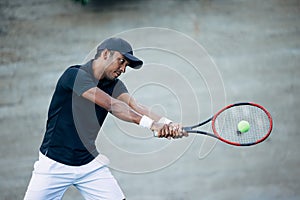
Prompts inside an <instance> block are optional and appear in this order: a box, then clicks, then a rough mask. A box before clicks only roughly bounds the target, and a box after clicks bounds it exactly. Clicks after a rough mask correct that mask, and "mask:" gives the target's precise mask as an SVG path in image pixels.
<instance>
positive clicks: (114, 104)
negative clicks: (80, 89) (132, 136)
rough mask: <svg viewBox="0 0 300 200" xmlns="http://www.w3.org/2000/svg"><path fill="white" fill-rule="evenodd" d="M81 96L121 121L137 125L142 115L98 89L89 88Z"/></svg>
mask: <svg viewBox="0 0 300 200" xmlns="http://www.w3.org/2000/svg"><path fill="white" fill-rule="evenodd" d="M82 96H83V97H84V98H86V99H88V100H90V101H92V102H94V103H95V104H97V105H98V106H101V107H102V108H104V109H106V110H107V111H108V112H110V113H112V114H113V115H114V116H115V117H117V118H119V119H121V120H124V121H127V122H132V123H136V124H139V122H140V120H141V118H142V115H141V114H139V113H138V112H136V111H135V110H133V109H132V108H131V107H130V106H129V105H127V104H126V103H124V102H122V101H120V100H118V99H114V98H112V97H110V96H109V95H108V94H106V93H105V92H103V91H102V90H100V89H99V88H96V87H95V88H91V89H89V90H87V91H86V92H84V93H83V94H82Z"/></svg>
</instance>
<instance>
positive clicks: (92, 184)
mask: <svg viewBox="0 0 300 200" xmlns="http://www.w3.org/2000/svg"><path fill="white" fill-rule="evenodd" d="M108 163H109V161H108V159H107V158H106V157H105V156H104V155H101V154H100V155H99V156H97V157H96V158H95V159H94V160H93V161H91V162H90V163H88V164H86V165H82V166H68V165H64V164H61V163H58V162H56V161H54V160H52V159H50V158H48V157H47V156H45V155H43V154H42V153H40V154H39V160H38V161H36V162H35V164H34V170H33V172H32V177H31V180H30V182H29V185H28V188H27V191H26V194H25V197H24V199H26V200H27V199H28V200H45V199H51V200H52V199H53V200H54V199H55V200H57V199H62V197H63V195H64V192H65V191H66V190H67V189H68V187H69V186H71V185H74V186H75V187H76V188H77V189H78V190H79V192H80V193H81V194H82V196H83V197H84V198H85V199H97V200H98V199H99V200H100V199H101V200H102V199H103V200H122V199H125V197H124V194H123V192H122V190H121V188H120V187H119V185H118V183H117V181H116V179H115V178H114V177H113V175H112V174H111V172H110V170H109V169H108V167H107V164H108Z"/></svg>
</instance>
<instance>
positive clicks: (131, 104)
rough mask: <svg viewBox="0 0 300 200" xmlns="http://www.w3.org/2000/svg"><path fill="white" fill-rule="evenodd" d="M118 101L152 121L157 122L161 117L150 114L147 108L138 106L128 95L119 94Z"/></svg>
mask: <svg viewBox="0 0 300 200" xmlns="http://www.w3.org/2000/svg"><path fill="white" fill-rule="evenodd" d="M118 99H119V100H120V101H122V102H125V103H126V104H127V105H129V107H131V108H132V109H133V110H135V111H136V112H138V113H140V114H142V115H146V116H148V117H150V118H151V119H153V120H154V121H156V122H157V121H159V120H160V119H161V118H162V116H160V115H158V114H156V113H154V112H152V111H151V110H150V109H149V108H148V107H146V106H143V105H141V104H139V103H138V102H137V101H136V100H135V99H134V98H133V97H131V96H130V95H129V94H128V93H123V94H121V95H120V96H119V97H118Z"/></svg>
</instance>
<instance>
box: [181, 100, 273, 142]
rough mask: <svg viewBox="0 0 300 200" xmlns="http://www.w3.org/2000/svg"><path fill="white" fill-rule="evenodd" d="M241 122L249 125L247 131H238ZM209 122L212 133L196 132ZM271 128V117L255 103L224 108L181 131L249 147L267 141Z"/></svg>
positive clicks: (237, 104)
mask: <svg viewBox="0 0 300 200" xmlns="http://www.w3.org/2000/svg"><path fill="white" fill-rule="evenodd" d="M241 121H247V122H248V123H249V126H250V128H249V127H248V129H249V130H247V131H245V132H241V131H239V129H238V124H239V122H241ZM209 122H211V128H212V132H213V133H209V132H206V131H201V130H197V129H198V128H199V127H200V126H203V125H205V124H208V123H209ZM272 127H273V121H272V117H271V115H270V113H269V112H268V111H267V110H266V109H265V108H264V107H262V106H261V105H258V104H255V103H236V104H231V105H228V106H226V107H225V108H223V109H221V110H220V111H219V112H218V113H217V114H215V115H214V116H212V117H211V118H209V119H208V120H206V121H204V122H201V123H199V124H197V125H194V126H188V127H183V130H185V131H186V132H188V133H197V134H204V135H208V136H211V137H214V138H217V139H219V140H221V141H223V142H226V143H228V144H231V145H236V146H250V145H255V144H258V143H260V142H262V141H264V140H265V139H267V138H268V137H269V135H270V134H271V131H272Z"/></svg>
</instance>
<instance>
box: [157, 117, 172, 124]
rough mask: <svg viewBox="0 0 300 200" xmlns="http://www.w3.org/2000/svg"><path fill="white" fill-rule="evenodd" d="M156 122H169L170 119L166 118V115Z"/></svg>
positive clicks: (170, 121)
mask: <svg viewBox="0 0 300 200" xmlns="http://www.w3.org/2000/svg"><path fill="white" fill-rule="evenodd" d="M158 123H162V124H171V123H172V120H170V119H168V118H166V117H162V118H160V119H159V120H158Z"/></svg>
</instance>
